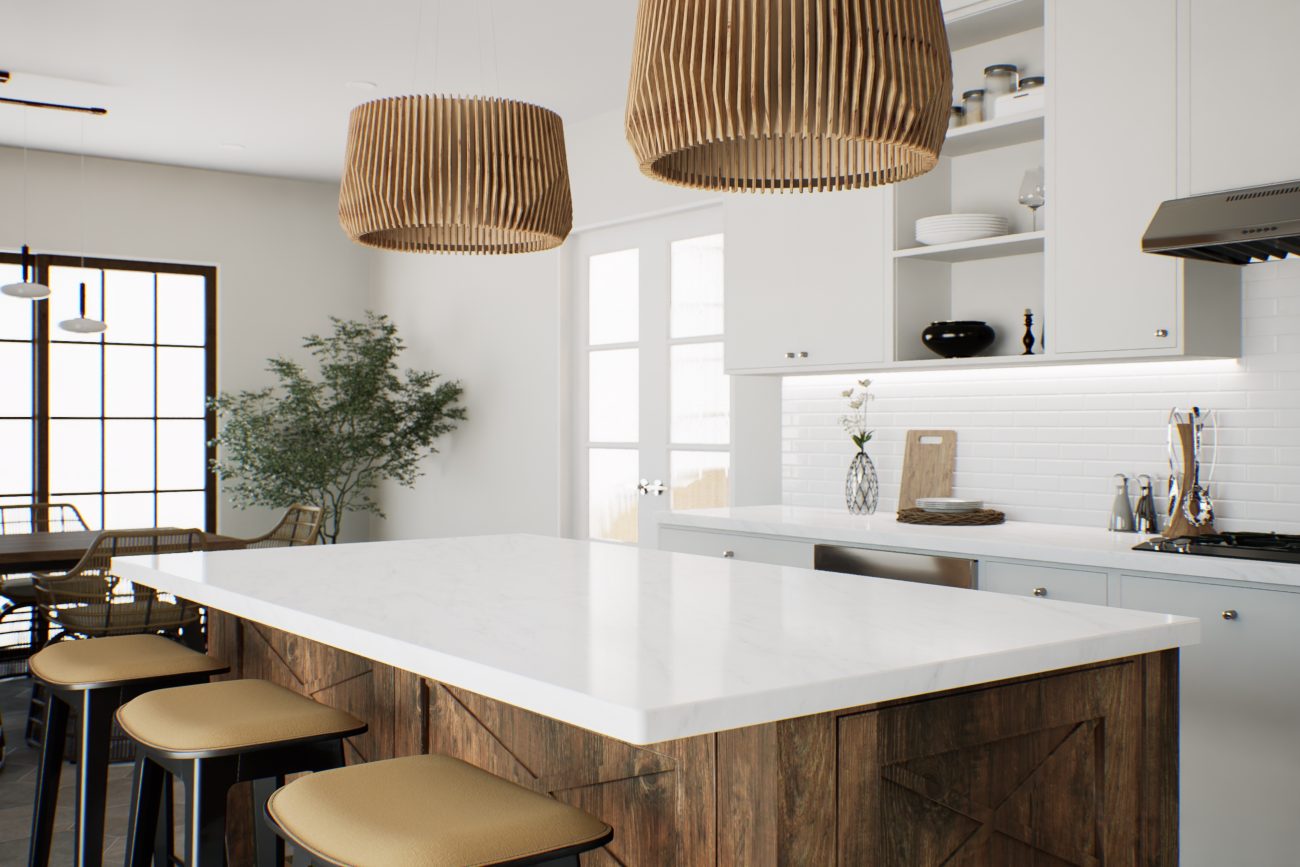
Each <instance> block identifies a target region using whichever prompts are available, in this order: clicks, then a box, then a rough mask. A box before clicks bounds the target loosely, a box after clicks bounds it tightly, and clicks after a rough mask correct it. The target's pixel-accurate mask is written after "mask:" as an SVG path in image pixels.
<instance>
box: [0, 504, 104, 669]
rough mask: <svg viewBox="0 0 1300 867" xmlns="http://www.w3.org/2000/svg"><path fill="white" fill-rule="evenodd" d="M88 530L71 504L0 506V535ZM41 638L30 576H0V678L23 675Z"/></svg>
mask: <svg viewBox="0 0 1300 867" xmlns="http://www.w3.org/2000/svg"><path fill="white" fill-rule="evenodd" d="M89 529H90V528H89V527H87V526H86V521H85V519H83V518H82V517H81V512H79V511H77V507H76V506H74V505H72V504H71V503H21V504H11V505H5V506H0V536H6V535H17V534H23V533H64V532H76V531H86V530H89ZM45 639H46V627H45V620H44V618H42V617H41V616H40V613H39V612H38V611H37V607H36V587H35V584H34V583H33V577H32V575H30V574H15V575H5V576H0V677H8V676H11V675H20V674H26V672H27V658H28V657H29V656H31V655H32V654H33V653H35V652H36V651H38V650H40V649H41V648H42V647H44V646H45Z"/></svg>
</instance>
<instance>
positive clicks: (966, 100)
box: [961, 88, 984, 124]
mask: <svg viewBox="0 0 1300 867" xmlns="http://www.w3.org/2000/svg"><path fill="white" fill-rule="evenodd" d="M961 107H962V109H963V110H964V111H965V112H966V123H968V124H972V123H980V122H981V121H983V120H984V90H983V88H979V89H976V90H968V91H966V92H965V93H963V94H962V95H961Z"/></svg>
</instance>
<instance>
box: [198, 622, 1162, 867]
mask: <svg viewBox="0 0 1300 867" xmlns="http://www.w3.org/2000/svg"><path fill="white" fill-rule="evenodd" d="M209 617H210V621H209V622H210V652H211V653H212V654H213V655H214V656H216V657H218V658H219V659H221V660H222V661H224V662H226V663H227V664H228V665H230V666H231V674H230V676H231V677H259V678H265V679H267V680H270V681H273V682H275V683H278V684H281V685H283V686H286V687H289V688H291V689H294V690H297V691H299V692H301V693H303V694H306V695H310V696H312V697H313V698H315V699H317V700H319V701H322V702H324V703H326V704H329V705H332V706H334V707H338V708H342V709H344V710H347V711H349V712H350V713H353V714H355V715H356V716H358V717H360V718H362V719H364V720H366V721H367V722H368V723H369V724H370V730H369V732H367V733H366V734H365V735H363V736H361V737H358V738H354V739H352V741H351V742H350V743H349V749H348V753H349V761H373V760H375V759H382V758H387V757H392V756H400V755H409V754H413V753H425V752H436V753H445V754H448V755H453V756H457V757H459V758H462V759H464V760H466V761H468V762H471V763H473V764H475V765H478V766H479V767H482V768H484V769H486V770H488V771H490V772H492V773H494V774H497V775H499V776H502V777H504V778H506V779H509V780H513V781H514V782H517V783H519V784H521V785H524V786H527V787H528V788H530V789H533V790H536V791H539V792H545V793H548V794H550V795H551V796H553V797H555V798H557V799H559V800H562V801H565V802H567V803H570V804H573V805H575V806H578V807H581V808H582V809H585V810H588V811H590V812H591V813H592V814H594V815H596V816H599V817H600V818H601V819H603V820H604V821H606V822H608V823H609V824H611V825H612V826H613V827H614V829H615V832H614V840H613V842H612V843H610V844H609V846H608V847H607V848H606V849H604V850H599V851H597V852H593V853H590V854H589V855H586V856H584V857H583V863H584V864H590V865H629V867H630V865H656V867H657V865H688V867H695V865H777V864H781V865H831V864H839V865H900V867H901V865H907V867H920V865H940V864H944V865H989V867H995V865H996V867H1002V865H1019V864H1025V865H1030V864H1032V865H1058V864H1061V865H1064V864H1072V865H1096V864H1117V865H1118V864H1124V865H1128V864H1142V865H1166V864H1167V865H1174V864H1177V862H1178V849H1177V840H1178V834H1177V813H1178V800H1177V799H1178V785H1177V743H1178V733H1177V707H1178V702H1177V682H1178V677H1177V665H1178V656H1177V650H1166V651H1161V652H1158V653H1149V654H1144V655H1141V656H1134V657H1128V658H1124V659H1118V660H1113V661H1108V662H1103V663H1097V664H1093V665H1088V666H1082V667H1078V668H1073V669H1069V670H1065V671H1057V672H1048V673H1044V674H1039V675H1033V676H1028V677H1022V678H1017V679H1013V680H1009V681H1002V682H999V683H994V684H988V685H983V686H978V687H971V688H966V689H960V690H951V691H947V692H942V693H935V694H931V695H925V696H921V697H918V698H912V699H905V700H901V701H893V702H885V703H881V704H876V705H868V706H864V707H856V708H848V709H844V710H838V711H832V712H828V713H819V714H815V715H812V716H804V717H799V718H795V719H789V720H783V721H779V722H772V723H766V724H762V725H752V726H747V727H744V728H738V729H733V730H729V731H721V732H717V733H715V734H704V735H698V736H694V737H688V738H683V739H680V740H672V741H667V742H663V743H656V744H651V745H648V746H633V745H631V744H628V743H625V742H623V741H620V740H616V739H613V738H609V737H605V736H603V735H599V734H596V733H594V732H591V731H588V730H586V729H583V728H579V727H576V726H573V725H568V724H566V723H562V722H558V721H556V720H553V719H550V718H547V717H545V716H541V715H539V714H536V713H532V712H529V711H526V710H522V709H520V708H517V707H514V706H512V705H509V704H505V703H502V702H499V701H494V700H492V699H489V698H485V697H483V696H481V695H477V694H475V693H473V692H469V691H466V690H462V689H458V688H455V687H451V686H448V685H446V684H443V683H439V682H437V681H433V680H429V679H427V678H422V677H419V676H417V675H414V674H411V673H409V672H406V671H402V670H400V669H397V668H393V667H390V666H387V665H384V664H382V663H378V662H374V661H371V660H369V659H366V658H364V657H361V656H357V655H354V654H351V653H347V652H344V651H342V650H337V649H335V648H332V647H329V646H326V645H324V644H320V643H317V642H314V641H311V640H308V639H306V638H302V637H299V636H296V635H293V634H289V633H286V632H282V631H279V630H277V629H272V628H269V627H267V626H264V625H261V624H258V623H255V622H252V621H247V620H241V619H239V618H237V617H234V616H231V615H228V614H224V613H221V612H218V611H210V613H209ZM232 797H233V798H235V799H237V800H238V801H239V804H232V813H231V815H232V816H247V815H248V811H247V798H248V794H247V792H246V791H244V792H236V793H234V794H233V795H232ZM241 805H242V807H243V809H233V808H235V807H237V806H241ZM430 819H431V821H436V817H430ZM247 839H248V829H247V828H246V827H245V828H233V829H232V834H231V841H230V843H231V850H232V856H233V857H232V863H251V862H250V861H248V860H247V857H248V855H247V853H248V850H247V848H246V846H247ZM241 856H242V857H241Z"/></svg>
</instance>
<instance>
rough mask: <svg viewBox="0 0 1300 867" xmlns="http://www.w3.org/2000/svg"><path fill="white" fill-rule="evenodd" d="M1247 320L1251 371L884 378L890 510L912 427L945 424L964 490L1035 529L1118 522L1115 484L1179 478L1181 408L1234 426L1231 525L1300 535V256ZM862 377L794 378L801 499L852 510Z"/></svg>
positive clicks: (1250, 283)
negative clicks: (848, 402)
mask: <svg viewBox="0 0 1300 867" xmlns="http://www.w3.org/2000/svg"><path fill="white" fill-rule="evenodd" d="M1243 313H1244V321H1243V326H1242V328H1243V335H1242V338H1243V342H1242V346H1243V356H1242V358H1241V359H1240V360H1239V361H1238V360H1230V361H1177V362H1158V363H1156V362H1153V363H1137V364H1118V365H1091V366H1089V365H1081V366H1073V367H1041V368H1035V369H997V370H966V371H947V372H937V371H936V372H923V373H921V372H918V373H911V372H908V373H888V374H877V375H873V376H872V377H871V378H872V381H873V383H874V385H873V391H874V392H875V394H876V396H877V399H876V400H875V401H874V402H873V403H872V404H871V426H872V427H873V428H874V429H875V431H876V439H875V441H874V442H873V443H872V444H871V446H870V448H869V451H870V454H871V455H872V458H873V460H874V461H875V463H876V466H877V468H878V469H879V471H880V476H881V503H880V511H881V512H884V513H889V512H892V511H893V510H894V509H895V508H896V507H897V501H898V485H899V475H900V471H901V464H902V457H903V453H902V444H903V435H904V433H905V431H907V430H909V429H915V428H943V429H952V430H955V431H957V438H958V439H957V475H956V479H955V487H956V490H955V493H956V494H957V495H959V496H966V497H980V498H983V499H985V500H986V501H987V502H988V503H989V505H991V506H992V507H994V508H999V509H1003V510H1005V511H1006V512H1007V515H1008V517H1010V518H1015V519H1019V520H1032V521H1047V522H1051V523H1063V524H1082V525H1088V526H1096V527H1101V526H1105V524H1106V518H1107V516H1108V515H1109V513H1110V503H1111V493H1110V492H1111V475H1112V474H1113V473H1117V472H1122V473H1126V474H1128V475H1130V476H1132V475H1135V474H1137V473H1147V474H1149V475H1152V476H1157V475H1158V476H1161V478H1163V479H1167V478H1168V462H1167V459H1166V457H1165V422H1166V418H1167V416H1168V412H1169V408H1170V407H1171V406H1174V405H1177V406H1181V407H1187V406H1190V405H1193V404H1196V405H1199V406H1201V407H1202V408H1207V409H1215V410H1217V411H1218V413H1219V420H1220V423H1221V433H1222V436H1221V441H1222V445H1223V447H1222V449H1221V456H1220V462H1219V467H1218V469H1217V471H1216V473H1215V477H1214V484H1213V487H1212V491H1211V493H1212V495H1213V496H1214V499H1215V503H1216V511H1217V513H1218V515H1219V516H1220V520H1218V521H1217V522H1216V523H1217V525H1218V526H1219V527H1220V528H1221V529H1229V530H1231V529H1237V530H1245V529H1250V530H1277V531H1282V532H1291V533H1300V261H1295V260H1288V261H1283V262H1271V263H1268V264H1256V265H1251V266H1249V267H1247V268H1246V270H1245V273H1244V301H1243ZM854 378H855V377H851V376H820V377H808V378H797V377H790V378H787V379H786V381H785V388H784V411H783V440H784V460H783V464H784V467H783V474H784V481H783V501H784V502H785V503H787V504H790V505H809V506H822V507H826V508H835V509H840V508H843V507H844V473H845V470H846V468H847V466H848V461H849V458H850V455H851V454H852V448H853V447H852V444H851V443H849V442H848V439H847V437H845V436H844V434H843V433H842V432H841V431H840V427H839V423H838V419H839V417H840V415H841V414H842V413H843V408H842V405H843V401H842V399H841V398H840V391H841V390H842V389H844V388H846V387H847V386H848V385H849V384H850V383H851V382H852V381H853V379H854ZM1157 488H1158V490H1161V489H1163V488H1161V486H1159V485H1157ZM1131 490H1132V492H1133V494H1134V495H1135V496H1136V493H1137V489H1136V485H1132V486H1131Z"/></svg>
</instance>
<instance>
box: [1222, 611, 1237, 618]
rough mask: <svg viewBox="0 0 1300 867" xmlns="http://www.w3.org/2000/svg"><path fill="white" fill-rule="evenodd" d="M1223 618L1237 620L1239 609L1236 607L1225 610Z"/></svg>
mask: <svg viewBox="0 0 1300 867" xmlns="http://www.w3.org/2000/svg"><path fill="white" fill-rule="evenodd" d="M1223 619H1224V620H1236V619H1237V609H1235V608H1229V609H1228V610H1227V611H1225V612H1223Z"/></svg>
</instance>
